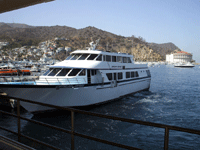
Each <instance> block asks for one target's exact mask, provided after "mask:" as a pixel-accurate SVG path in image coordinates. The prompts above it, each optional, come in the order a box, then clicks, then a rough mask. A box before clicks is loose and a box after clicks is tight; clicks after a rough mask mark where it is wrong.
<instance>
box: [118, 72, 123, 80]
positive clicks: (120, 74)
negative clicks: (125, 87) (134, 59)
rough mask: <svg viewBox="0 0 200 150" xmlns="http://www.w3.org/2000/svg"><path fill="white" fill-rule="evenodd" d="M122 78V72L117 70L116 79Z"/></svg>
mask: <svg viewBox="0 0 200 150" xmlns="http://www.w3.org/2000/svg"><path fill="white" fill-rule="evenodd" d="M122 78H123V75H122V72H118V80H120V79H122Z"/></svg>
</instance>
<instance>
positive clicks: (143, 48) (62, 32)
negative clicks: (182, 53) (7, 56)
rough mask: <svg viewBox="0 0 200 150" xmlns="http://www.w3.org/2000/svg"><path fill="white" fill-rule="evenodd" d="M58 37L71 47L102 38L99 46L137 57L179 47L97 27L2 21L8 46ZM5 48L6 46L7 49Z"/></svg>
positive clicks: (159, 56)
mask: <svg viewBox="0 0 200 150" xmlns="http://www.w3.org/2000/svg"><path fill="white" fill-rule="evenodd" d="M56 37H58V38H65V39H67V40H59V41H57V44H58V45H59V46H68V47H71V48H72V50H75V49H84V48H85V47H88V46H89V42H91V40H97V39H100V42H99V45H98V47H97V48H98V49H100V50H110V51H112V52H123V53H130V54H133V55H134V56H135V59H136V61H162V60H165V55H166V54H167V53H170V52H172V51H173V50H175V49H178V47H177V46H175V45H174V44H173V43H164V44H156V43H148V42H146V41H145V40H144V39H143V38H142V37H135V36H131V37H124V36H120V35H116V34H113V33H110V32H107V31H103V30H101V29H97V28H95V27H91V26H89V27H86V28H82V29H75V28H72V27H67V26H50V27H48V26H29V25H26V24H15V23H9V24H7V23H0V42H1V41H4V42H9V43H10V44H9V46H7V47H6V48H7V49H13V48H16V47H21V46H32V45H35V46H36V45H38V44H39V43H40V42H43V41H46V40H52V39H55V38H56ZM5 50H6V49H5Z"/></svg>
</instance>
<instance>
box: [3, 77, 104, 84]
mask: <svg viewBox="0 0 200 150" xmlns="http://www.w3.org/2000/svg"><path fill="white" fill-rule="evenodd" d="M38 79H39V77H34V76H33V77H28V76H27V77H20V76H17V77H9V76H8V77H0V82H4V83H7V84H8V83H12V82H19V83H20V84H34V85H78V84H87V83H88V81H87V80H90V82H94V83H102V81H100V80H99V78H94V79H93V78H86V77H83V78H45V77H42V78H40V79H39V80H38ZM30 81H31V82H30Z"/></svg>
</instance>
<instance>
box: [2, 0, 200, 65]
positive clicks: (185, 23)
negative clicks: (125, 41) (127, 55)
mask: <svg viewBox="0 0 200 150" xmlns="http://www.w3.org/2000/svg"><path fill="white" fill-rule="evenodd" d="M0 22H5V23H13V22H14V23H25V24H28V25H33V26H53V25H65V26H69V27H74V28H77V29H80V28H85V27H87V26H94V27H96V28H99V29H102V30H105V31H108V32H111V33H114V34H117V35H122V36H132V35H134V36H136V37H138V36H141V37H143V38H144V39H145V40H146V41H147V42H154V43H168V42H172V43H174V44H175V45H176V46H178V47H179V48H180V49H182V50H184V51H187V52H190V53H192V54H193V59H194V60H196V62H199V63H200V0H165V1H164V0H55V1H53V2H49V3H43V4H38V5H34V6H30V7H27V8H22V9H19V10H14V11H11V12H6V13H2V14H0Z"/></svg>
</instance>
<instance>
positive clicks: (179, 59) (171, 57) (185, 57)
mask: <svg viewBox="0 0 200 150" xmlns="http://www.w3.org/2000/svg"><path fill="white" fill-rule="evenodd" d="M166 62H167V63H188V62H192V54H191V53H188V52H185V51H175V52H174V53H171V54H168V55H166Z"/></svg>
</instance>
